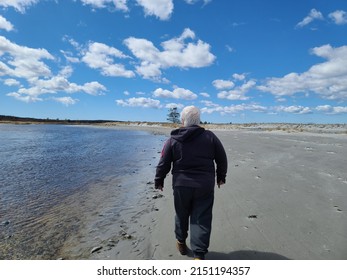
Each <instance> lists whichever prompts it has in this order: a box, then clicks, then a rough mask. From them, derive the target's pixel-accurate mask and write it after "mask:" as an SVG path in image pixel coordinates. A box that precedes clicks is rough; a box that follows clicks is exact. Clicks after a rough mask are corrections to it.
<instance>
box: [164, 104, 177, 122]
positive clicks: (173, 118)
mask: <svg viewBox="0 0 347 280" xmlns="http://www.w3.org/2000/svg"><path fill="white" fill-rule="evenodd" d="M167 117H168V118H167V120H168V121H170V122H172V123H180V113H178V112H177V107H172V108H170V109H169V113H168V114H167Z"/></svg>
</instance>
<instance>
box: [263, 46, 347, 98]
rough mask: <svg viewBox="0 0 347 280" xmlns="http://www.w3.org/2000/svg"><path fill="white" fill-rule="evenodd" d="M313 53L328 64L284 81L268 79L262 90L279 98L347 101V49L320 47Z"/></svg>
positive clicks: (314, 67)
mask: <svg viewBox="0 0 347 280" xmlns="http://www.w3.org/2000/svg"><path fill="white" fill-rule="evenodd" d="M311 53H312V54H314V55H316V56H319V57H321V58H324V59H325V60H326V61H325V62H323V63H319V64H316V65H313V66H312V67H311V68H310V69H309V70H307V71H306V72H304V73H289V74H287V75H285V76H284V77H281V78H268V80H267V81H266V82H265V83H264V84H263V85H260V86H259V87H258V89H259V90H261V91H264V92H270V93H272V94H273V95H275V96H277V97H278V96H286V95H287V96H291V95H294V94H296V93H307V92H313V93H316V94H318V95H319V96H321V97H322V98H324V99H330V100H346V99H347V46H342V47H337V48H334V47H332V46H330V45H324V46H321V47H316V48H313V49H312V50H311Z"/></svg>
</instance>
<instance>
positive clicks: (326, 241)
mask: <svg viewBox="0 0 347 280" xmlns="http://www.w3.org/2000/svg"><path fill="white" fill-rule="evenodd" d="M123 129H143V130H147V131H152V132H153V133H160V134H165V135H166V136H168V135H169V133H170V129H169V128H162V127H140V128H139V127H123ZM214 132H215V133H216V135H217V136H218V137H219V138H220V139H221V141H222V143H223V144H224V147H225V150H226V152H227V155H228V160H229V170H228V176H227V183H226V184H225V185H224V186H223V187H222V188H221V189H218V188H216V190H215V205H214V211H213V215H214V217H213V228H212V236H211V244H210V248H209V253H208V254H207V255H206V258H207V259H210V260H217V259H224V260H225V259H251V260H256V259H294V260H338V259H343V260H346V259H347V215H346V213H347V175H346V170H345V166H346V158H347V137H346V135H345V134H344V133H340V134H335V133H307V132H291V133H288V132H284V131H283V130H275V131H252V130H242V129H236V130H224V129H219V130H214ZM161 148H162V147H158V150H157V152H156V153H157V156H156V158H152V159H151V160H152V163H151V164H149V166H148V168H147V169H146V170H144V172H141V174H138V175H135V176H131V178H128V179H127V180H125V181H126V182H128V184H131V185H133V184H137V186H138V187H137V189H136V190H137V191H136V194H135V195H133V197H131V198H127V202H126V205H127V207H123V208H122V209H120V211H119V212H118V213H115V212H116V209H114V204H115V203H114V201H112V199H105V200H104V202H103V203H101V204H100V207H101V208H100V209H103V210H102V211H103V213H101V212H102V211H101V212H100V211H99V212H98V214H95V215H94V216H89V217H88V219H87V220H86V221H85V227H84V230H85V231H84V232H80V233H79V235H78V236H76V238H74V239H72V240H70V241H69V242H67V243H66V246H64V248H62V250H61V253H60V258H62V259H81V258H82V259H103V260H106V259H115V260H117V259H119V260H136V259H158V260H185V259H189V258H190V257H191V255H188V256H181V255H179V253H178V252H177V250H176V247H175V237H174V232H173V230H174V210H173V197H172V188H171V176H168V177H167V178H166V180H165V188H164V191H163V192H159V191H156V190H154V188H153V177H154V171H155V166H153V162H157V161H158V160H159V156H160V154H159V152H160V150H161ZM114 215H116V216H117V217H118V219H115V218H114V220H112V217H114ZM188 238H189V237H188ZM188 247H189V242H188Z"/></svg>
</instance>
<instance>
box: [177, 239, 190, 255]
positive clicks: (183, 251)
mask: <svg viewBox="0 0 347 280" xmlns="http://www.w3.org/2000/svg"><path fill="white" fill-rule="evenodd" d="M176 247H177V249H178V251H179V252H180V254H181V255H187V254H188V247H187V245H186V243H185V242H179V241H177V242H176Z"/></svg>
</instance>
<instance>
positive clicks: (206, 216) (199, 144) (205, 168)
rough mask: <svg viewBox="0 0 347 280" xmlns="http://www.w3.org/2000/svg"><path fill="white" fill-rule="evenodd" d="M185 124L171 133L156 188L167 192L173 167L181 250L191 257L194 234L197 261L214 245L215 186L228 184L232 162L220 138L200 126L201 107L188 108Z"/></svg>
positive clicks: (160, 162)
mask: <svg viewBox="0 0 347 280" xmlns="http://www.w3.org/2000/svg"><path fill="white" fill-rule="evenodd" d="M181 121H182V127H181V128H179V129H176V130H173V131H172V132H171V137H170V138H169V139H168V140H167V141H166V143H165V145H164V148H163V150H162V154H161V158H160V160H159V164H158V166H157V168H156V176H155V188H156V189H159V190H163V187H164V179H165V177H166V175H167V174H168V173H169V172H170V170H171V166H172V187H173V192H174V206H175V212H176V215H175V235H176V239H177V243H176V245H177V248H178V250H179V252H180V253H181V254H182V255H186V254H187V253H188V247H187V245H186V239H187V237H188V231H189V230H190V246H191V250H192V251H193V254H194V259H204V258H205V254H206V253H207V252H208V247H209V244H210V235H211V225H212V208H213V203H214V187H215V182H217V185H218V187H220V185H223V184H224V183H225V177H226V173H227V168H228V162H227V157H226V153H225V150H224V148H223V145H222V143H221V142H220V140H219V139H218V138H217V136H216V135H215V134H214V133H213V132H211V131H208V130H205V129H204V128H203V127H201V126H199V125H200V111H199V109H198V108H197V107H194V106H188V107H185V108H184V109H183V111H182V113H181ZM189 226H190V229H189Z"/></svg>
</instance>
